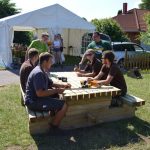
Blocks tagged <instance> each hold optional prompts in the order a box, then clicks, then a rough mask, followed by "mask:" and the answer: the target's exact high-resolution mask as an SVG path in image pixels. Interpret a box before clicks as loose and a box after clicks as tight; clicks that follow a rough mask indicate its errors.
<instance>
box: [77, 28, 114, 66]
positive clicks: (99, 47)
mask: <svg viewBox="0 0 150 150" xmlns="http://www.w3.org/2000/svg"><path fill="white" fill-rule="evenodd" d="M92 39H93V41H92V42H91V43H90V44H89V45H88V47H87V49H93V50H94V51H95V53H96V57H97V58H98V59H101V56H102V53H103V52H104V51H106V50H111V49H112V47H111V45H110V44H109V43H108V42H104V41H102V40H101V37H100V33H99V32H97V31H95V32H94V33H93V36H92ZM84 61H85V56H84V55H83V57H82V60H81V62H80V63H79V65H83V63H84Z"/></svg>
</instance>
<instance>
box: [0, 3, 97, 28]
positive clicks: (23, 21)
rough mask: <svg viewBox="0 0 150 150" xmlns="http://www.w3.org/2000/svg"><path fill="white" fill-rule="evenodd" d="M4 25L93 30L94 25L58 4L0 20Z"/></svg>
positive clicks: (0, 23)
mask: <svg viewBox="0 0 150 150" xmlns="http://www.w3.org/2000/svg"><path fill="white" fill-rule="evenodd" d="M4 24H5V25H6V24H7V25H8V26H10V27H13V26H16V27H17V26H18V27H19V26H22V27H26V26H27V27H32V28H56V27H57V28H70V29H85V30H94V29H95V26H94V25H92V24H91V23H89V22H87V21H85V20H84V19H83V18H81V17H79V16H77V15H76V14H74V13H72V12H71V11H69V10H67V9H66V8H64V7H62V6H61V5H59V4H54V5H51V6H47V7H44V8H41V9H37V10H34V11H31V12H27V13H19V14H16V15H13V16H9V17H5V18H2V19H0V26H2V25H4ZM16 29H17V28H16Z"/></svg>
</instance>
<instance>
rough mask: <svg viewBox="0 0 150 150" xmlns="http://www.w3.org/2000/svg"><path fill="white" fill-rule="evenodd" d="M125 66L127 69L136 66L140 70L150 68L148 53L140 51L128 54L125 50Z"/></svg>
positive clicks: (149, 54) (149, 55)
mask: <svg viewBox="0 0 150 150" xmlns="http://www.w3.org/2000/svg"><path fill="white" fill-rule="evenodd" d="M124 62H125V68H126V69H127V70H129V69H133V68H135V67H138V68H139V69H142V70H149V69H150V53H146V52H145V53H140V54H132V55H128V53H127V51H126V52H125V61H124Z"/></svg>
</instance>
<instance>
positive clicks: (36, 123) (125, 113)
mask: <svg viewBox="0 0 150 150" xmlns="http://www.w3.org/2000/svg"><path fill="white" fill-rule="evenodd" d="M20 89H21V95H22V97H21V99H22V100H23V102H24V100H25V94H24V92H23V90H22V88H21V86H20ZM121 99H122V100H123V106H122V107H114V108H109V107H108V104H107V105H106V106H105V105H104V106H102V104H100V103H97V102H95V103H86V104H84V105H83V104H81V105H71V106H69V108H68V112H67V114H66V116H65V118H64V119H63V121H62V123H61V127H62V128H64V129H71V128H80V127H87V126H92V125H95V124H99V123H103V122H110V121H115V120H120V119H125V118H131V117H134V115H135V111H136V109H137V107H139V106H142V105H144V104H145V101H144V100H143V99H140V98H138V97H135V96H132V95H128V94H127V95H125V96H123V97H121ZM25 108H26V111H27V114H28V118H29V124H28V125H29V131H30V133H31V134H40V133H46V132H47V131H48V129H49V126H48V123H49V122H50V121H51V120H52V117H51V115H50V113H48V112H37V111H31V110H30V109H28V108H27V107H26V106H25Z"/></svg>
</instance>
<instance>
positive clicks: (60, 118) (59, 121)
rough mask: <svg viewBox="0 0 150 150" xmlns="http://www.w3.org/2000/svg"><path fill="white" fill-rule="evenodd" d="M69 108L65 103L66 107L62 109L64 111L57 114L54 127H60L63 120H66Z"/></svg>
mask: <svg viewBox="0 0 150 150" xmlns="http://www.w3.org/2000/svg"><path fill="white" fill-rule="evenodd" d="M67 109H68V106H67V104H66V103H65V104H64V106H63V107H62V109H61V110H60V111H58V112H57V114H56V115H55V118H54V120H53V122H52V124H53V125H55V126H59V125H60V123H61V120H62V119H63V118H64V116H65V114H66V112H67Z"/></svg>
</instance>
